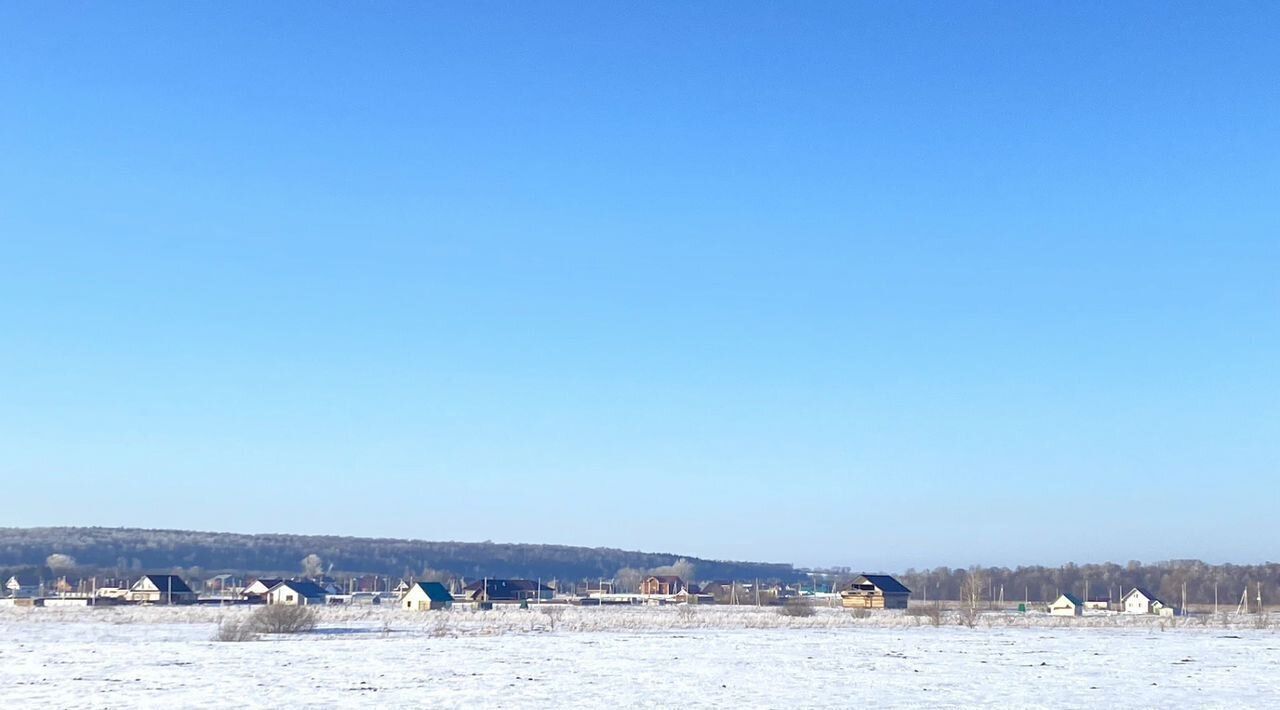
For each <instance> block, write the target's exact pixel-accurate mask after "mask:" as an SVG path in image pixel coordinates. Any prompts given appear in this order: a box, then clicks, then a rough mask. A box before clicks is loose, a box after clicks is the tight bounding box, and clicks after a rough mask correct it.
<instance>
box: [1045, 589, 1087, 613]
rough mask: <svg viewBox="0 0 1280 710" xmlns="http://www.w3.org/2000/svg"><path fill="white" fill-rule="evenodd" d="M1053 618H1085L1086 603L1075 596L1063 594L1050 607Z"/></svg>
mask: <svg viewBox="0 0 1280 710" xmlns="http://www.w3.org/2000/svg"><path fill="white" fill-rule="evenodd" d="M1049 614H1051V615H1053V616H1084V602H1083V601H1081V600H1080V597H1077V596H1075V595H1073V594H1061V595H1059V596H1058V598H1057V599H1055V600H1054V602H1053V603H1052V604H1050V605H1049Z"/></svg>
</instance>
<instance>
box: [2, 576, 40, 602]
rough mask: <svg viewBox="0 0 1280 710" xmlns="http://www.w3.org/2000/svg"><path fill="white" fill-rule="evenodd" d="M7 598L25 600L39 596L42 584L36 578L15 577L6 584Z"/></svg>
mask: <svg viewBox="0 0 1280 710" xmlns="http://www.w3.org/2000/svg"><path fill="white" fill-rule="evenodd" d="M4 591H5V596H8V597H11V598H16V599H25V598H30V597H34V596H38V595H39V593H40V583H39V582H38V581H36V580H35V579H34V578H20V577H18V576H17V575H14V576H12V577H10V578H9V581H7V582H5V584H4Z"/></svg>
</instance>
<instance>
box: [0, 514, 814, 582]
mask: <svg viewBox="0 0 1280 710" xmlns="http://www.w3.org/2000/svg"><path fill="white" fill-rule="evenodd" d="M50 555H65V556H67V557H70V558H72V560H73V561H74V565H75V566H76V568H77V569H81V570H86V571H88V570H91V569H92V570H97V571H101V572H115V573H117V574H119V575H121V576H125V575H130V574H138V573H141V572H169V571H171V570H174V569H178V568H181V569H182V570H184V571H190V572H188V573H189V574H191V575H192V576H198V575H199V574H217V573H221V572H237V573H246V574H261V575H268V574H288V575H295V574H298V573H300V572H301V571H302V560H303V559H304V558H306V557H307V556H309V555H318V556H319V558H320V559H321V560H322V561H323V565H324V567H325V569H326V570H327V569H329V566H330V565H332V570H333V572H334V573H335V574H338V573H341V574H377V575H393V576H405V577H409V576H417V577H424V576H428V574H441V573H443V574H447V575H454V576H461V577H477V576H481V575H489V576H494V577H521V578H530V579H533V578H539V577H541V578H545V579H551V578H559V579H573V580H581V579H596V578H599V577H604V578H606V579H608V578H611V577H613V576H614V574H615V573H616V572H617V571H618V570H620V569H624V568H632V569H638V570H648V569H656V568H660V567H669V566H671V565H674V564H676V563H677V562H679V561H680V560H686V561H687V563H689V564H692V565H693V568H694V570H695V571H696V574H697V576H698V577H699V578H702V579H761V580H776V581H784V582H789V581H793V580H796V579H800V578H802V577H803V575H802V574H801V573H800V572H798V571H797V570H796V569H795V568H794V567H793V566H792V565H790V564H781V563H758V562H730V561H723V560H705V559H700V558H696V557H689V556H683V555H674V554H665V553H649V552H634V551H628V550H617V549H612V548H604V547H573V546H569V545H537V544H522V543H494V542H430V541H426V540H401V539H392V538H365V537H344V536H337V535H284V534H273V533H272V534H242V533H222V532H197V531H192V530H147V529H142V528H101V527H47V528H0V570H19V569H28V570H33V569H36V568H45V567H46V564H47V560H48V559H49V557H50Z"/></svg>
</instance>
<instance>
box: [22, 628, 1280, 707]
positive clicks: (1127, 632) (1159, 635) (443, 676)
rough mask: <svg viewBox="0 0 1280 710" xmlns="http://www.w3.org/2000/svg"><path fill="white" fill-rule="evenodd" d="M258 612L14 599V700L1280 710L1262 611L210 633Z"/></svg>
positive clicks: (1279, 679)
mask: <svg viewBox="0 0 1280 710" xmlns="http://www.w3.org/2000/svg"><path fill="white" fill-rule="evenodd" d="M249 611H250V610H249V609H244V608H238V609H225V610H221V609H217V608H175V609H166V608H115V609H68V608H63V609H0V639H3V642H2V643H0V688H2V689H3V692H2V695H3V699H4V700H5V701H7V703H6V706H8V707H32V706H36V705H42V704H43V705H50V706H55V707H65V706H70V705H76V706H88V707H113V708H115V707H137V706H157V705H161V704H163V705H167V706H170V707H192V706H208V707H215V706H217V707H226V706H227V705H228V704H231V705H241V704H244V703H248V702H253V703H254V704H286V703H288V704H291V705H293V704H300V703H301V704H306V705H313V706H337V705H354V704H357V703H358V704H371V703H375V702H376V703H377V704H379V705H384V706H391V707H400V706H410V705H431V706H446V707H447V706H460V705H463V704H470V703H474V702H477V701H483V702H485V703H486V704H488V705H491V706H496V707H528V706H534V705H538V706H541V705H545V704H547V703H552V704H555V705H559V706H590V707H599V706H602V705H606V704H620V705H621V704H625V705H652V706H670V705H677V704H679V705H692V706H697V707H705V706H711V705H722V704H725V705H747V706H750V707H781V706H792V707H837V706H838V707H847V706H850V705H853V704H860V703H863V702H867V703H874V704H876V705H877V706H881V707H883V706H890V707H919V706H929V707H956V706H960V707H968V706H977V705H987V704H1000V705H1004V706H1006V707H1044V706H1049V707H1094V706H1097V705H1099V704H1103V705H1107V706H1116V705H1122V706H1126V707H1135V706H1137V707H1174V706H1186V705H1193V706H1196V707H1206V706H1208V707H1233V708H1235V707H1275V706H1278V705H1280V635H1278V634H1277V632H1276V630H1275V629H1273V628H1269V629H1258V628H1254V624H1253V623H1252V620H1250V619H1247V618H1244V619H1239V620H1234V621H1233V620H1228V619H1212V620H1209V619H1199V620H1195V619H1193V620H1179V621H1178V623H1177V624H1176V625H1173V626H1170V625H1169V623H1168V621H1167V620H1165V622H1164V623H1163V624H1161V622H1159V621H1158V620H1155V619H1134V618H1125V617H1119V616H1095V617H1086V618H1084V619H1052V618H1049V617H1045V616H1043V615H989V616H986V617H983V618H981V619H979V620H978V623H977V624H976V626H975V627H974V628H968V627H966V626H963V625H959V624H956V623H954V622H955V619H947V620H946V621H947V622H948V623H946V625H943V626H938V627H935V626H933V625H932V624H931V623H930V622H929V621H928V620H927V619H923V618H918V617H907V616H904V615H902V614H901V613H893V612H887V613H880V614H872V615H870V616H867V617H865V618H857V617H855V616H854V615H853V614H851V613H849V612H844V611H841V610H835V609H821V610H819V613H818V614H817V615H815V616H813V617H808V618H793V617H785V616H781V615H779V614H778V613H777V612H776V611H774V610H772V609H756V608H751V607H746V608H729V607H701V608H694V609H687V610H682V609H679V608H673V607H662V608H625V609H592V608H586V609H579V608H567V609H565V608H562V609H560V610H559V611H556V612H551V613H546V612H544V611H543V610H539V609H530V610H519V609H514V608H501V609H498V610H495V611H492V612H473V611H470V610H465V609H454V610H452V611H449V612H430V613H420V612H407V611H401V610H397V609H389V608H388V609H376V608H373V609H324V610H322V611H323V621H322V624H321V626H320V628H319V629H318V630H317V631H315V632H313V633H311V634H307V635H300V636H290V637H275V638H267V639H264V640H262V641H258V642H245V643H220V642H214V641H211V640H210V638H211V637H212V635H213V632H214V630H215V627H216V623H217V620H218V619H219V618H220V617H223V616H230V615H237V614H245V613H248V612H249Z"/></svg>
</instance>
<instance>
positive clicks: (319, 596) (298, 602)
mask: <svg viewBox="0 0 1280 710" xmlns="http://www.w3.org/2000/svg"><path fill="white" fill-rule="evenodd" d="M325 602H326V596H325V593H324V590H323V589H321V588H320V586H319V585H317V584H316V583H315V582H298V581H294V580H291V579H287V580H285V581H283V582H280V583H279V584H277V585H276V586H274V587H272V588H271V590H270V591H268V592H267V603H268V604H283V605H285V606H313V605H317V604H324V603H325Z"/></svg>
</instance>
